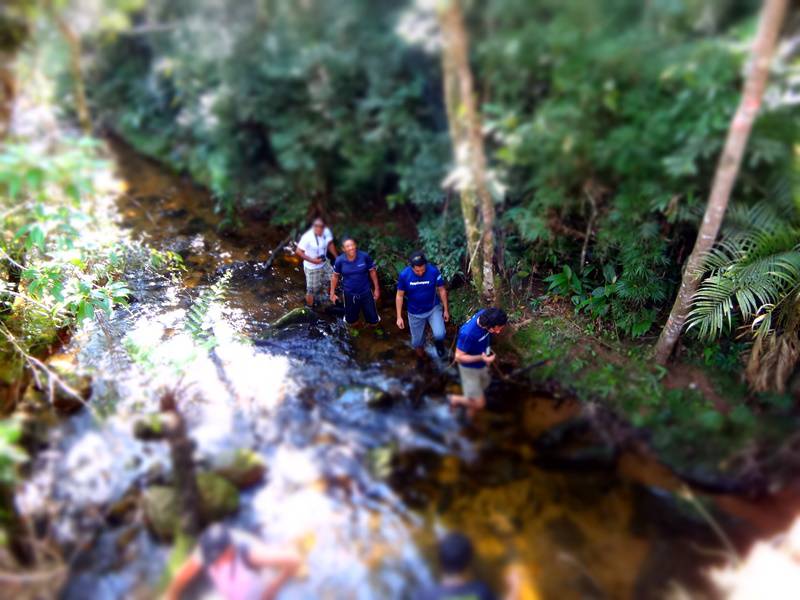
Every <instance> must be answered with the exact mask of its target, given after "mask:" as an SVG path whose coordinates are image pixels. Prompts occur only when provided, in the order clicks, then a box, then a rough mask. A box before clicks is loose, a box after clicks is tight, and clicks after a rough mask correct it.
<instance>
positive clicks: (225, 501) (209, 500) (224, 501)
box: [197, 473, 239, 523]
mask: <svg viewBox="0 0 800 600" xmlns="http://www.w3.org/2000/svg"><path fill="white" fill-rule="evenodd" d="M197 487H198V489H199V490H200V499H201V503H202V506H201V508H200V512H201V515H202V518H203V521H204V522H206V523H211V522H213V521H219V520H220V519H224V518H225V517H228V516H230V515H232V514H234V513H235V512H236V511H237V510H239V490H237V489H236V488H235V487H234V485H233V484H232V483H231V482H230V481H228V480H227V479H224V478H223V477H220V476H219V475H217V474H216V473H200V474H198V475H197Z"/></svg>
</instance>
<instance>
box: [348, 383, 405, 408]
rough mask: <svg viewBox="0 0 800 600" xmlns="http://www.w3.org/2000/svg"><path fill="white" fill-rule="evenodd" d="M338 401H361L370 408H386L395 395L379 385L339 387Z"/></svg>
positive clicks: (392, 401)
mask: <svg viewBox="0 0 800 600" xmlns="http://www.w3.org/2000/svg"><path fill="white" fill-rule="evenodd" d="M339 401H340V402H350V403H354V402H358V403H363V404H366V405H367V406H368V407H370V408H386V407H388V406H391V405H392V404H393V403H394V401H395V396H394V394H392V393H391V392H387V391H386V390H383V389H381V388H379V387H375V386H371V385H364V386H361V385H359V386H348V387H344V388H341V390H340V392H339Z"/></svg>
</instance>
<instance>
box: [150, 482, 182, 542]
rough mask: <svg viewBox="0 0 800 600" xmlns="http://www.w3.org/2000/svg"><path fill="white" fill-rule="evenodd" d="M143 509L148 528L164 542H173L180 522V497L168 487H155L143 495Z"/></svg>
mask: <svg viewBox="0 0 800 600" xmlns="http://www.w3.org/2000/svg"><path fill="white" fill-rule="evenodd" d="M142 507H143V509H144V518H145V522H146V523H147V526H148V528H149V529H150V531H151V532H153V534H154V535H155V536H156V537H158V538H159V539H162V540H171V539H172V538H173V536H174V535H175V528H176V527H177V525H178V522H179V520H180V511H179V509H178V495H177V493H175V490H174V489H173V488H172V487H170V486H166V485H154V486H151V487H149V488H147V489H146V490H145V491H144V493H143V494H142Z"/></svg>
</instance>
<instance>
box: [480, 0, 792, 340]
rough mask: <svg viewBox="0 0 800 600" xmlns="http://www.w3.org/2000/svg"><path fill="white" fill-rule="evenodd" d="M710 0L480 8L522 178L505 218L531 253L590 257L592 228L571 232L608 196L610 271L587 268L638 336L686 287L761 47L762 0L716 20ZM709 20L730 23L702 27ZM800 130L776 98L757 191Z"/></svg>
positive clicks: (600, 218) (764, 136)
mask: <svg viewBox="0 0 800 600" xmlns="http://www.w3.org/2000/svg"><path fill="white" fill-rule="evenodd" d="M696 4H697V3H693V2H688V1H681V0H678V1H676V2H669V3H641V2H636V1H634V0H625V1H622V2H584V1H582V0H567V1H563V0H549V1H544V2H537V3H528V2H523V1H521V0H502V1H495V2H490V3H488V4H487V5H485V6H483V5H482V6H481V7H480V14H478V13H477V12H476V16H475V23H476V24H477V25H478V26H479V27H480V26H481V24H484V25H485V28H486V29H485V33H484V32H483V30H481V34H479V35H478V36H477V40H478V41H477V56H478V65H479V68H480V75H481V80H482V82H483V85H484V86H485V87H486V88H489V89H491V91H492V95H491V104H490V105H486V106H484V111H485V112H486V113H488V114H489V115H490V119H489V123H490V125H491V127H492V129H493V140H494V142H495V144H496V149H495V157H496V160H497V161H498V162H499V164H500V166H501V167H502V168H503V169H504V171H505V174H506V179H507V184H508V185H509V190H510V191H509V195H508V198H507V207H506V210H505V213H504V217H503V220H502V223H503V226H505V227H510V228H513V229H516V230H517V232H518V235H519V238H518V241H516V242H512V243H516V244H520V245H526V246H528V247H529V248H532V249H534V250H535V252H534V253H533V254H532V256H531V260H530V261H527V262H524V263H522V264H523V265H526V264H530V262H534V263H538V264H540V265H543V264H550V265H553V266H558V267H559V269H560V268H561V265H564V264H568V265H571V266H574V265H576V264H577V263H578V256H579V253H580V251H581V248H582V243H581V242H582V240H581V239H579V238H577V236H571V237H568V236H566V235H563V234H562V233H561V229H563V228H569V229H570V230H571V231H575V232H580V233H583V232H584V231H585V228H586V223H587V220H588V218H589V216H590V214H591V210H590V208H591V204H592V203H594V204H595V206H596V210H597V217H596V221H595V223H594V227H593V230H594V234H593V235H592V237H591V239H590V241H589V244H588V254H587V262H588V265H589V267H594V271H593V273H594V276H592V275H590V276H589V277H588V278H587V277H586V276H585V275H584V273H585V271H587V270H588V269H586V268H581V269H580V270H581V282H582V284H584V287H588V288H591V289H593V290H594V291H593V292H592V293H590V294H587V299H588V301H587V302H586V303H585V304H582V307H583V308H585V309H589V310H590V311H591V312H592V313H593V314H595V315H599V316H603V317H605V318H608V319H610V320H612V321H613V322H614V323H615V325H616V326H617V327H618V328H619V329H620V330H622V331H625V332H626V333H628V334H630V335H636V334H637V333H643V332H645V331H647V329H649V326H650V324H652V323H653V322H654V320H655V318H656V316H657V314H658V311H659V310H660V309H661V308H663V307H665V305H666V304H667V303H668V302H669V301H670V300H671V298H672V297H673V294H674V290H675V283H676V282H677V281H679V279H680V266H681V265H680V258H679V257H685V256H686V255H687V254H688V250H689V249H690V247H691V243H692V241H693V232H694V230H695V227H696V224H697V223H698V221H699V218H700V215H701V213H702V208H703V201H704V199H705V198H706V197H707V195H708V190H709V188H710V183H711V180H712V175H713V170H714V168H715V165H716V160H717V157H718V155H719V152H720V150H721V147H722V143H723V140H724V137H725V132H726V130H727V127H728V124H729V121H730V117H731V115H732V113H733V110H734V108H735V106H736V103H737V102H738V99H739V96H740V73H741V65H742V61H743V59H744V56H745V55H744V50H745V49H746V47H747V46H746V45H745V44H740V43H739V42H740V41H742V40H743V39H744V36H742V33H741V32H740V31H739V30H738V29H736V28H735V27H739V26H740V25H741V24H746V25H749V24H751V23H752V20H751V19H752V18H753V17H754V15H755V12H754V11H753V9H754V8H755V6H745V5H738V6H735V7H734V6H733V5H731V4H730V3H726V4H725V5H723V3H707V4H708V6H707V7H706V8H707V10H708V12H707V13H704V15H703V16H702V18H701V15H700V14H699V13H698V12H697V11H698V9H697V7H696V6H695V5H696ZM667 6H669V7H671V8H669V9H667V8H666V7H667ZM476 11H477V7H476ZM677 15H681V16H680V17H678V16H677ZM712 15H713V17H712ZM705 19H708V21H707V23H713V24H714V25H713V27H712V26H711V25H708V28H707V29H705V30H704V31H705V33H706V35H705V36H704V37H698V36H697V31H696V29H695V28H696V27H697V25H698V23H700V22H703V23H706V21H705ZM751 34H752V31H750V30H748V31H747V35H748V36H749V35H751ZM796 131H797V119H796V118H795V116H793V115H792V113H791V112H790V111H789V110H788V109H787V108H777V109H772V111H765V114H764V115H763V116H762V117H761V118H760V119H759V121H758V123H757V125H756V127H755V129H754V131H753V134H752V137H751V139H750V143H749V145H748V150H747V156H746V158H745V165H744V167H743V169H742V173H741V175H740V177H739V181H738V183H737V193H738V194H740V195H741V197H742V199H744V200H753V199H757V198H759V197H760V196H761V195H762V194H761V192H760V188H761V185H760V181H764V180H765V179H768V178H769V177H770V176H771V175H772V174H775V173H781V172H785V170H786V168H787V165H786V156H791V153H792V143H793V139H794V138H795V134H796ZM554 226H556V227H554ZM606 269H613V271H614V272H615V273H616V280H615V282H614V283H613V284H611V283H610V282H609V281H608V278H607V277H601V276H600V275H601V274H602V273H604V272H605V271H606ZM556 275H563V271H562V273H561V274H559V273H558V272H556ZM609 286H610V287H609ZM559 293H562V292H559ZM575 294H576V291H575V289H572V290H570V291H569V292H568V293H562V295H575ZM581 302H584V301H583V300H582V301H581Z"/></svg>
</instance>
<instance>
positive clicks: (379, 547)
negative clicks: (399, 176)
mask: <svg viewBox="0 0 800 600" xmlns="http://www.w3.org/2000/svg"><path fill="white" fill-rule="evenodd" d="M114 148H115V150H114V152H115V156H116V159H117V163H118V169H119V174H120V177H121V178H122V179H123V180H124V181H125V182H127V192H126V193H125V194H123V195H122V196H121V197H120V198H119V200H118V201H117V208H118V211H119V225H120V227H122V228H124V229H126V230H129V232H130V236H131V238H132V239H134V240H141V241H142V242H146V243H148V244H150V245H151V246H153V247H155V248H158V249H161V250H173V251H176V252H179V253H180V254H181V255H182V256H184V259H185V263H186V266H187V268H188V270H187V272H186V273H185V274H184V275H183V276H182V277H181V278H179V279H176V280H170V279H169V278H165V277H162V276H155V275H145V274H144V273H143V274H142V275H141V276H139V277H137V278H135V279H134V280H132V281H131V284H130V285H131V289H132V293H133V297H134V301H133V302H132V303H131V306H130V309H129V310H118V311H116V312H115V314H114V316H113V317H112V318H111V319H110V321H109V323H108V324H107V325H106V326H105V327H104V328H100V327H97V326H96V325H95V326H93V327H90V328H88V330H87V331H84V332H83V333H82V334H81V335H80V336H78V337H77V338H76V339H75V340H74V341H73V343H72V345H71V346H70V347H69V348H67V349H66V350H65V352H66V353H73V354H75V355H76V357H77V361H78V363H79V364H80V365H81V367H82V368H83V369H86V370H87V371H88V372H90V373H91V374H92V377H93V382H92V405H93V406H94V408H95V410H96V411H97V412H98V413H99V416H98V417H97V418H95V417H93V416H92V414H90V413H89V412H88V411H86V410H83V411H81V412H79V413H77V414H76V415H74V416H72V417H69V418H65V419H62V420H60V421H59V422H58V423H57V424H56V425H55V426H53V428H52V429H51V430H50V432H49V436H50V440H51V441H50V443H49V445H48V447H47V448H45V449H44V450H42V451H41V452H39V454H38V455H37V457H36V459H35V461H34V463H33V465H32V469H31V476H30V478H29V479H28V480H27V482H26V483H25V485H24V487H23V489H22V490H21V492H20V494H19V503H20V506H21V508H22V509H23V511H24V512H25V513H27V514H29V515H43V514H44V515H51V517H54V516H55V515H57V516H58V518H57V519H55V518H51V522H52V523H55V524H56V526H55V528H54V531H53V532H52V534H53V535H54V536H55V537H56V538H57V539H58V540H59V541H60V543H62V544H63V546H64V547H66V548H73V549H75V556H76V559H75V561H74V563H73V564H72V569H71V571H70V575H69V578H68V580H67V582H66V587H65V589H64V591H63V594H62V597H64V598H67V599H76V600H77V599H85V598H97V599H112V598H123V597H130V598H153V597H156V595H157V590H158V589H159V588H158V586H159V582H160V580H161V577H162V574H163V572H164V566H165V564H166V561H167V559H168V555H169V552H170V546H169V544H165V543H160V542H158V541H157V540H156V539H155V538H154V537H153V536H152V535H151V534H150V533H149V532H148V531H147V529H146V527H144V525H143V523H142V519H141V514H138V515H137V516H136V517H135V518H133V519H127V520H125V521H124V522H122V523H119V522H114V521H113V520H111V519H109V517H108V513H107V507H108V506H110V505H113V504H114V503H118V502H119V501H120V499H121V498H124V497H125V496H126V494H127V495H130V494H131V493H135V492H136V491H137V490H141V489H143V488H144V487H145V486H146V485H147V484H148V483H149V482H151V481H158V480H159V479H160V478H162V479H163V477H165V474H166V473H168V472H169V470H170V468H171V467H170V459H169V449H168V447H167V444H166V443H165V442H142V441H140V440H138V439H136V438H135V437H134V436H133V432H132V429H133V423H134V421H135V420H136V418H137V416H140V415H141V414H143V413H147V412H155V411H157V410H158V403H159V397H160V395H161V394H162V393H163V392H164V390H166V389H177V390H178V392H177V394H178V399H179V403H180V405H181V409H182V412H183V414H184V416H185V417H186V420H187V423H188V426H189V433H190V435H191V437H192V438H193V439H194V440H195V442H196V444H197V453H198V456H199V460H200V461H201V462H203V461H211V460H213V458H214V456H216V455H218V454H220V453H224V452H227V451H231V450H235V449H240V448H247V449H251V450H253V451H255V452H256V453H258V454H259V455H261V456H262V457H263V458H264V460H265V461H266V464H267V465H268V469H269V470H268V475H267V477H266V479H265V481H264V482H263V483H261V484H259V485H257V486H255V487H252V488H250V489H248V490H246V491H244V492H242V494H241V507H240V510H239V511H238V513H237V514H236V515H235V516H234V517H232V518H230V519H228V522H229V523H231V524H233V525H235V526H237V527H241V528H243V529H246V530H248V531H249V532H251V533H253V534H255V535H258V536H259V537H260V538H262V539H263V540H265V541H266V542H268V543H274V544H290V545H293V546H296V547H299V548H302V551H303V553H304V555H305V559H306V563H307V564H306V567H304V568H303V571H302V573H301V574H300V576H299V577H298V578H297V579H295V580H294V581H292V582H291V583H290V584H289V585H288V586H287V587H285V588H284V591H283V593H282V595H281V596H280V597H282V598H301V599H305V598H308V599H311V598H315V599H316V598H331V599H333V598H336V599H338V598H354V599H368V598H376V599H377V598H407V597H410V596H411V595H412V594H413V592H414V590H416V589H418V588H419V587H420V586H423V585H426V584H428V583H430V582H431V581H433V579H434V578H435V576H436V570H435V540H436V537H437V536H438V535H440V534H441V533H442V532H444V531H447V530H450V529H458V530H461V531H464V532H465V533H467V534H469V535H470V536H471V538H472V539H473V541H474V543H475V546H476V551H477V555H478V560H477V561H476V562H477V565H476V570H477V572H478V574H479V575H480V576H481V577H482V578H483V579H485V580H486V581H488V582H489V583H491V584H492V585H493V586H494V587H495V589H497V590H498V591H499V590H500V589H501V587H502V573H503V570H504V568H505V567H506V566H508V565H509V564H512V563H513V564H517V565H521V566H523V567H524V568H525V570H526V571H527V573H528V577H529V580H530V582H532V586H533V588H535V589H536V590H537V592H538V597H541V598H545V599H549V598H553V599H559V600H570V599H573V598H574V599H578V598H581V599H585V598H651V597H652V598H659V597H663V594H664V591H665V590H666V589H668V587H669V586H670V585H672V583H677V584H679V585H680V586H682V587H684V588H685V589H686V590H688V591H690V592H692V593H693V594H695V593H696V594H700V593H703V592H704V591H706V587H705V586H706V584H705V583H704V573H703V571H704V569H705V567H706V566H708V565H709V564H710V561H712V560H713V555H714V552H718V551H719V550H720V548H721V543H720V541H719V540H718V539H716V538H715V537H714V536H713V535H712V534H711V532H710V530H709V528H708V527H707V526H706V525H705V524H704V523H703V522H702V520H700V518H699V517H698V516H697V515H696V514H694V513H692V511H691V510H690V509H688V508H687V507H686V506H681V505H680V504H679V503H678V502H676V501H675V500H674V496H673V495H671V494H670V493H668V492H666V491H664V489H662V487H660V483H661V481H660V480H659V478H658V477H656V478H655V481H653V479H654V478H653V477H650V478H648V477H642V476H640V474H641V473H643V472H647V471H648V469H649V470H653V469H655V470H657V469H658V465H657V463H655V462H652V461H649V460H647V459H644V458H641V457H634V456H623V457H622V458H620V459H619V460H609V461H603V460H596V461H588V462H586V463H584V464H581V465H580V468H577V467H576V465H572V464H561V463H559V462H558V461H553V462H552V464H548V463H547V461H543V460H541V456H540V455H539V449H538V448H537V446H536V444H535V443H534V442H535V440H536V439H537V438H538V437H539V436H541V435H542V434H543V433H545V432H547V431H548V430H550V429H551V428H552V427H554V426H556V425H558V424H559V423H562V422H564V421H565V420H567V419H569V418H571V417H573V416H574V415H575V414H577V411H578V407H577V406H576V405H575V403H573V402H570V401H555V400H553V399H550V398H545V397H537V396H535V395H532V393H531V392H528V391H526V390H525V389H524V388H515V387H513V386H499V385H498V386H497V387H495V388H493V389H492V391H490V394H491V395H492V396H493V401H492V403H491V406H490V407H489V410H487V411H485V412H484V413H483V414H481V415H480V416H479V417H478V418H477V419H476V420H475V422H473V423H471V424H465V423H463V422H462V421H460V420H459V419H457V418H455V417H454V415H453V414H451V412H450V410H449V409H448V407H447V405H446V402H445V400H444V393H445V392H446V391H447V390H448V389H450V388H451V387H454V386H457V381H456V378H455V376H454V375H453V372H450V374H449V375H448V373H447V372H444V373H443V372H442V371H441V370H440V369H441V367H436V366H434V365H433V363H432V366H429V367H426V368H425V369H423V370H419V369H417V368H416V366H415V362H414V355H413V352H412V350H411V349H410V347H409V346H408V340H407V337H408V336H407V334H406V332H402V333H398V332H397V331H396V329H395V328H394V326H393V323H394V318H393V316H392V313H393V309H392V306H391V305H392V304H393V302H392V301H390V300H391V299H392V298H391V296H392V294H391V291H390V290H386V291H385V293H384V300H383V306H382V315H383V317H382V318H383V321H384V323H386V324H387V325H388V326H387V329H388V331H389V333H390V334H391V335H390V336H389V338H388V339H384V340H379V339H377V338H376V336H375V335H374V334H373V333H372V332H370V331H363V332H361V333H360V335H357V336H353V335H351V333H349V332H348V331H347V329H346V328H345V327H344V326H343V325H342V324H341V322H340V321H339V320H338V319H335V318H332V317H326V316H324V315H323V316H321V317H320V318H319V320H313V321H312V322H299V323H296V324H293V325H291V326H289V327H287V328H285V329H282V330H281V331H279V332H276V333H275V334H274V335H270V336H267V335H266V334H267V333H268V332H269V331H270V328H269V324H270V323H272V322H274V321H275V320H276V319H278V318H279V317H280V316H282V315H283V314H285V313H286V312H287V311H289V310H291V309H292V308H295V307H297V306H299V305H300V304H301V303H302V297H303V296H302V295H303V273H302V265H300V264H299V263H298V261H296V260H295V259H294V258H293V257H289V256H280V257H278V259H277V260H276V261H275V263H274V265H273V267H272V268H271V269H264V268H263V264H264V261H266V260H267V259H268V258H269V256H270V251H271V249H272V248H274V247H275V246H276V244H278V243H279V242H280V239H281V238H282V237H283V236H282V234H281V233H280V232H276V231H274V230H272V229H270V227H269V224H268V223H262V224H251V225H249V226H248V228H247V229H246V230H245V231H243V232H237V233H235V234H229V235H226V236H223V235H221V234H219V233H218V232H217V228H216V225H217V224H218V223H219V220H220V218H219V216H218V215H216V214H214V212H213V210H212V206H213V203H212V201H211V200H210V198H209V197H208V193H207V192H206V191H204V190H203V189H201V188H198V187H197V186H195V185H193V184H192V183H191V182H188V181H186V180H184V179H182V178H180V177H178V176H176V175H174V174H172V173H170V172H168V171H167V170H165V169H164V168H162V167H160V166H159V165H157V164H155V163H153V162H151V161H149V160H147V159H144V158H142V157H140V156H138V155H136V154H135V153H134V152H132V151H131V150H130V149H127V148H126V147H124V146H121V145H120V144H118V143H115V144H114ZM333 229H334V232H336V231H337V230H340V229H342V227H341V225H337V224H336V223H334V224H333ZM225 271H231V272H232V275H231V277H230V283H229V289H228V292H227V294H226V295H225V297H224V299H223V300H222V301H220V302H217V303H215V304H214V305H213V306H212V307H211V309H210V312H209V317H210V320H211V323H212V328H211V332H212V333H213V335H214V337H215V338H216V341H217V346H216V348H215V350H214V354H215V358H214V359H213V360H212V357H210V356H206V355H205V353H197V352H196V351H193V350H192V345H191V343H190V340H189V338H188V337H187V334H186V332H185V330H184V325H183V322H184V319H185V315H186V311H187V309H188V308H189V307H190V306H191V303H192V301H193V299H195V298H196V297H197V296H198V294H199V293H201V292H202V291H203V290H205V289H208V287H209V286H210V285H212V284H213V283H214V282H215V281H217V280H218V279H219V277H220V276H221V274H222V273H224V272H225ZM454 331H455V330H454V327H452V326H450V327H449V328H448V340H452V337H453V334H454ZM253 339H256V340H259V342H258V343H257V344H253V343H252V342H251V340H253ZM124 340H128V341H129V342H130V341H131V340H133V341H135V342H136V343H137V344H140V345H142V346H148V345H149V347H151V348H153V349H154V350H153V352H156V353H160V354H159V355H161V356H170V357H172V358H173V359H174V360H175V362H176V365H175V366H174V368H173V369H169V368H166V369H165V368H161V369H158V370H156V371H155V372H149V371H148V370H147V369H144V368H143V367H142V366H141V365H140V364H134V363H133V362H132V361H131V360H130V358H129V356H128V354H127V353H126V351H125V350H124V349H123V342H124ZM178 363H182V364H178ZM180 371H183V373H184V374H183V375H180V374H179V372H180ZM437 380H441V381H444V382H445V383H444V384H443V385H444V388H442V387H441V386H439V387H438V388H437V387H436V386H428V387H427V388H426V386H425V384H426V382H431V381H434V382H435V381H437ZM364 386H369V387H370V388H379V389H381V390H386V391H389V392H390V393H391V396H392V397H393V398H394V399H395V400H394V401H393V402H392V403H391V404H390V405H388V406H381V407H371V406H369V405H367V403H365V402H364V394H365V392H364ZM419 390H422V393H420V391H419ZM662 479H663V480H664V481H667V480H668V477H666V476H664V477H663V478H662ZM132 491H133V492H132ZM732 521H736V519H732ZM87 532H98V533H96V534H91V535H89V536H88V538H87ZM86 539H88V540H89V543H86ZM79 542H80V543H79ZM81 543H82V544H83V546H81V545H80V544H81ZM78 550H79V551H78ZM529 597H531V598H533V597H536V596H535V595H530V596H529Z"/></svg>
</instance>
